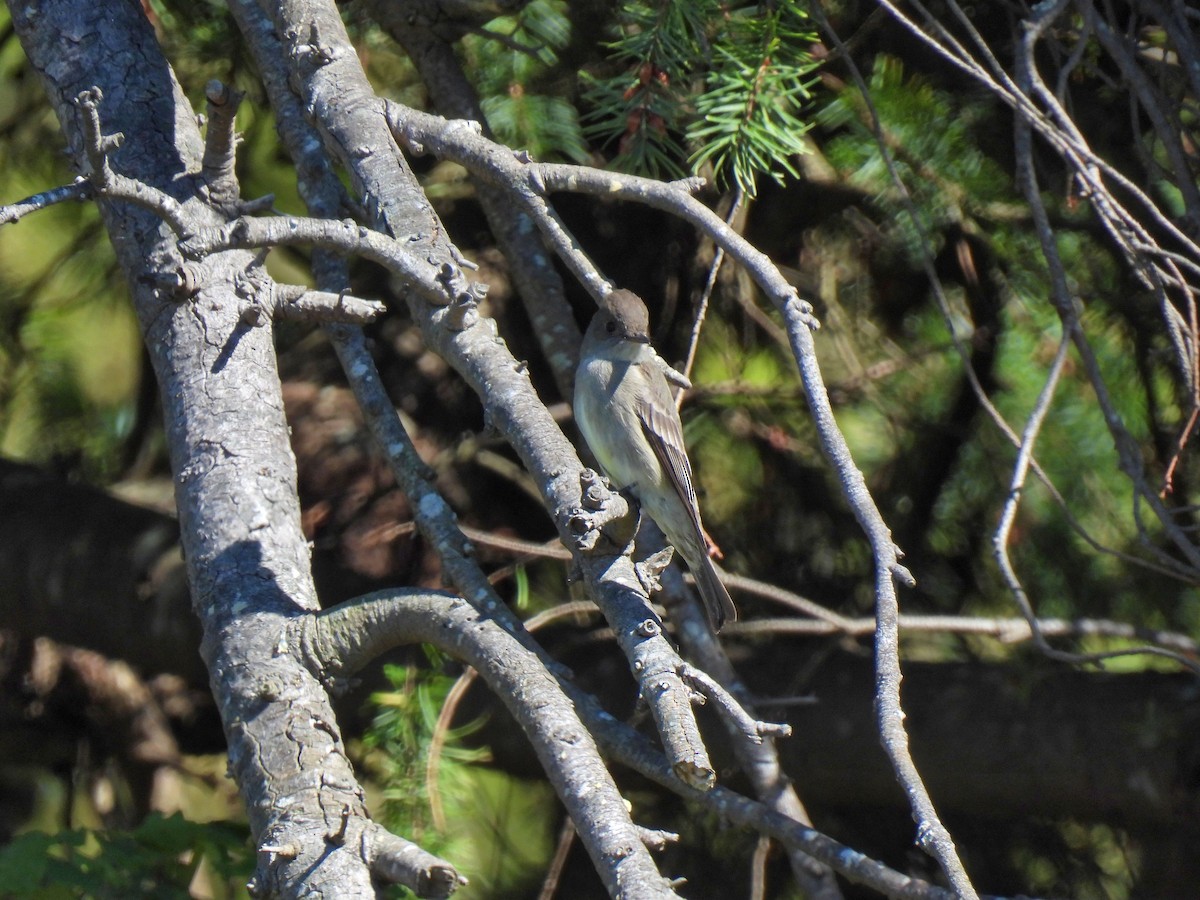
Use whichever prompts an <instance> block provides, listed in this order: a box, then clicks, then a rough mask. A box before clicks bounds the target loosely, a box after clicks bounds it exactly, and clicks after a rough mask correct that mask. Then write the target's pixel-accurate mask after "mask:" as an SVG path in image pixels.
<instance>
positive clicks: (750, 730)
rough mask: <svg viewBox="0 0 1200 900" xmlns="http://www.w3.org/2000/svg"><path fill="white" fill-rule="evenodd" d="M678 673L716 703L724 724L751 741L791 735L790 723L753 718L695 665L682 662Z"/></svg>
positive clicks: (756, 741) (729, 694) (757, 742)
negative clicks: (781, 723) (777, 722)
mask: <svg viewBox="0 0 1200 900" xmlns="http://www.w3.org/2000/svg"><path fill="white" fill-rule="evenodd" d="M679 674H680V675H681V676H683V680H684V681H685V682H687V683H688V684H689V685H691V686H692V687H693V688H695V689H696V690H698V691H700V692H701V693H703V694H704V695H705V696H706V697H707V698H708V699H709V700H712V701H713V703H715V704H716V708H717V710H718V711H719V712H720V713H721V715H722V716H723V717H724V718H725V721H726V724H727V725H729V727H730V728H731V729H736V730H737V731H738V732H740V733H741V735H742V736H743V737H745V738H746V739H747V740H749V741H750V742H751V743H754V744H761V743H762V741H763V738H764V737H773V738H777V737H788V736H790V735H791V733H792V726H790V725H780V724H776V723H773V722H760V721H758V720H757V719H755V718H754V716H752V715H750V713H748V712H746V710H745V709H744V708H743V707H742V705H741V704H740V703H738V701H737V698H735V697H734V696H733V695H732V694H731V693H729V691H727V690H725V688H723V687H722V686H721V685H720V684H718V683H717V682H716V680H715V679H713V678H712V677H711V676H709V675H707V674H705V673H704V672H702V671H700V670H699V669H697V668H696V667H695V666H693V665H690V664H688V663H684V665H683V667H682V668H681V669H680V673H679Z"/></svg>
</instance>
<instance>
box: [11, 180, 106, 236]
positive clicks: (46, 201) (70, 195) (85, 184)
mask: <svg viewBox="0 0 1200 900" xmlns="http://www.w3.org/2000/svg"><path fill="white" fill-rule="evenodd" d="M94 196H95V191H94V190H93V188H92V183H91V182H90V181H88V180H87V179H86V178H84V177H83V176H80V177H79V178H77V179H75V181H74V182H73V183H71V184H64V185H63V186H62V187H56V188H51V189H50V190H48V191H42V192H41V193H40V194H34V195H33V196H32V197H26V198H25V199H24V200H19V201H17V202H16V203H10V204H8V205H7V206H0V225H8V224H10V223H12V222H16V221H18V220H19V219H22V218H24V217H25V216H27V215H29V214H30V213H34V212H37V211H38V210H42V209H45V208H46V207H48V206H54V205H55V204H56V203H66V202H68V201H72V202H76V203H81V202H83V201H85V200H91V199H92V198H93V197H94Z"/></svg>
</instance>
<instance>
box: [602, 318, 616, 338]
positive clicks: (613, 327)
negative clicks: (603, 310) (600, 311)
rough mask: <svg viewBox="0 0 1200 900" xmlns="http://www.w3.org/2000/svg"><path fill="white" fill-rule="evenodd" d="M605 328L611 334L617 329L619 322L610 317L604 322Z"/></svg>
mask: <svg viewBox="0 0 1200 900" xmlns="http://www.w3.org/2000/svg"><path fill="white" fill-rule="evenodd" d="M604 330H605V331H607V332H608V333H609V334H612V333H613V332H615V331H616V330H617V323H616V322H614V321H613V320H612V319H609V320H608V321H607V322H605V323H604Z"/></svg>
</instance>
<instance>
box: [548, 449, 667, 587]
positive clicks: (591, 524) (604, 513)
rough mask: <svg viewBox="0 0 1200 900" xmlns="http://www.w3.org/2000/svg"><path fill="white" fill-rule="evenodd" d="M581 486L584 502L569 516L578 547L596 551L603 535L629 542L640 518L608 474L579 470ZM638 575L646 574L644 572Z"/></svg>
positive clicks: (618, 542)
mask: <svg viewBox="0 0 1200 900" xmlns="http://www.w3.org/2000/svg"><path fill="white" fill-rule="evenodd" d="M579 487H580V492H581V497H580V501H581V506H580V507H579V508H578V509H575V510H572V511H571V514H570V517H569V518H568V519H567V526H568V528H570V530H571V533H572V534H573V535H574V536H575V547H576V549H579V550H582V551H584V552H590V551H593V550H595V549H596V547H597V546H598V544H599V542H600V538H601V537H606V538H608V539H609V540H610V541H612V542H613V544H615V545H616V546H618V547H624V546H627V545H628V544H629V542H630V541H632V540H633V536H634V534H635V533H636V531H637V518H636V517H635V516H634V515H633V514H632V513H633V509H632V508H631V507H630V505H629V502H628V501H627V500H626V499H625V498H624V497H623V496H622V495H621V494H620V493H619V492H617V491H613V490H611V489H610V488H609V486H608V482H607V480H606V479H605V478H604V476H602V475H600V474H599V473H598V472H596V471H594V470H593V469H584V470H583V471H582V472H580V473H579ZM652 558H653V557H652ZM649 561H650V560H647V561H646V562H649ZM658 571H662V570H661V569H659V570H658ZM638 577H639V578H641V577H642V576H641V573H639V574H638Z"/></svg>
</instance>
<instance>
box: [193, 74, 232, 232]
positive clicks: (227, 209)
mask: <svg viewBox="0 0 1200 900" xmlns="http://www.w3.org/2000/svg"><path fill="white" fill-rule="evenodd" d="M204 95H205V97H206V98H207V100H208V127H207V128H206V129H205V132H204V157H203V160H202V161H201V168H200V171H201V173H202V174H203V175H204V181H205V183H206V184H207V185H208V199H209V202H210V203H212V205H213V207H214V208H216V209H217V210H219V211H221V212H223V213H225V214H227V215H230V216H232V215H237V214H238V213H240V212H241V210H240V208H239V207H240V205H241V188H240V187H239V186H238V178H237V169H236V164H237V144H238V138H237V132H236V131H235V129H234V120H235V119H236V117H237V110H238V105H239V104H240V103H241V102H242V94H241V92H240V91H235V90H234V89H233V88H231V87H229V86H228V85H225V84H222V83H221V82H220V81H217V80H215V79H214V80H213V81H210V82H209V83H208V85H207V86H206V87H205V89H204Z"/></svg>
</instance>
